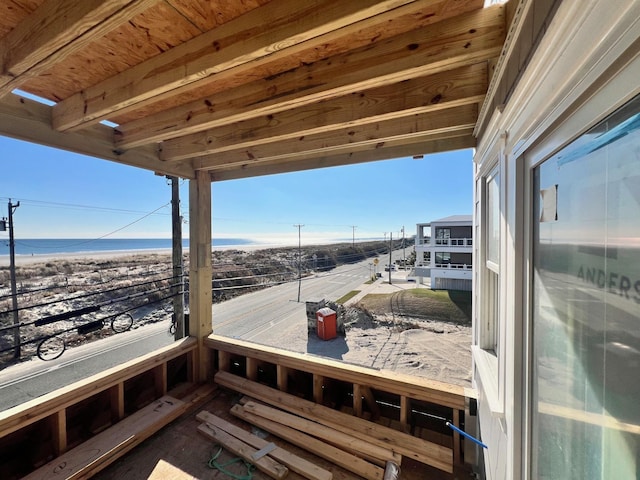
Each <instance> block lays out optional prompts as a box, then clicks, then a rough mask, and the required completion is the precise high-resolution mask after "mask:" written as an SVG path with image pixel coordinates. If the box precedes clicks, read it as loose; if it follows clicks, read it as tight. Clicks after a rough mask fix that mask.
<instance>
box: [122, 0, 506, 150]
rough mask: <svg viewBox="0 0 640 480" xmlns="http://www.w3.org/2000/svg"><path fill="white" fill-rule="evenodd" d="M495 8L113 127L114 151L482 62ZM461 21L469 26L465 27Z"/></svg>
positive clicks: (495, 42) (492, 53)
mask: <svg viewBox="0 0 640 480" xmlns="http://www.w3.org/2000/svg"><path fill="white" fill-rule="evenodd" d="M408 7H409V6H406V7H403V8H405V9H407V10H408ZM503 10H504V8H503V7H500V6H498V7H493V8H490V9H486V10H480V11H475V12H470V13H467V14H463V15H460V16H458V17H456V18H453V19H450V20H443V21H442V22H440V23H438V24H437V25H436V26H430V27H423V28H420V29H417V30H412V31H410V32H407V33H405V34H402V35H398V36H396V37H394V38H392V39H389V40H386V41H385V42H384V47H383V50H382V51H380V50H376V49H372V48H370V46H365V47H361V48H359V49H357V50H352V51H349V52H346V53H343V54H341V55H338V56H334V57H330V58H327V59H324V60H321V61H318V62H314V63H312V64H309V65H301V66H300V67H298V68H296V69H293V70H289V71H287V72H284V73H282V74H280V75H276V76H273V77H271V78H267V79H261V80H258V81H256V82H252V83H250V84H247V85H243V86H242V87H238V88H235V89H232V90H230V91H225V92H221V93H220V94H218V95H213V96H209V97H207V98H203V99H199V100H197V101H194V102H190V103H187V104H186V105H183V106H180V107H175V108H172V109H169V110H166V111H163V112H160V113H159V114H157V115H154V116H151V117H145V118H142V119H140V120H137V121H133V122H130V123H128V124H124V125H120V126H119V127H118V130H117V137H116V142H117V144H118V145H119V146H120V147H122V148H128V147H133V146H136V145H142V144H146V143H151V142H158V141H161V140H163V139H167V138H172V137H177V136H181V135H187V134H190V133H195V132H198V131H202V130H205V129H207V128H215V127H217V126H220V125H225V124H229V123H231V122H238V121H242V120H246V119H248V118H252V117H256V116H259V115H269V114H272V113H277V112H279V111H282V110H286V109H289V108H293V107H299V106H302V105H307V104H310V103H313V102H317V101H319V100H326V99H328V98H332V97H337V96H340V95H344V94H345V93H350V92H353V91H358V90H363V89H366V88H372V87H375V86H382V85H387V84H391V83H395V82H397V81H398V79H410V78H414V77H417V76H422V75H426V74H428V73H437V72H438V71H443V70H448V69H452V68H455V67H458V66H462V65H470V64H473V63H477V62H480V61H483V60H488V59H490V58H493V57H496V56H497V55H498V54H499V52H500V49H501V48H502V38H503V36H504V30H503V27H504V15H503ZM378 17H380V16H378ZM378 17H375V18H378ZM430 18H432V17H430ZM469 24H473V25H474V26H475V27H474V29H473V30H471V31H470V30H469Z"/></svg>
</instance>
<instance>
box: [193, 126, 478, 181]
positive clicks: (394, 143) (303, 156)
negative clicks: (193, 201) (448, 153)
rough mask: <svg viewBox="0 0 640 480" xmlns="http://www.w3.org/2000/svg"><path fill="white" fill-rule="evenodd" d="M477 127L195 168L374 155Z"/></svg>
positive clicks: (228, 155)
mask: <svg viewBox="0 0 640 480" xmlns="http://www.w3.org/2000/svg"><path fill="white" fill-rule="evenodd" d="M473 128H474V127H473V126H471V127H459V128H456V129H452V130H445V131H429V132H416V133H413V134H411V135H398V136H396V137H392V136H389V137H385V138H383V139H380V141H367V140H365V141H362V142H358V143H354V144H348V145H336V146H333V147H331V148H319V149H313V150H305V151H299V152H292V153H284V154H277V155H273V156H271V157H259V158H254V159H248V158H247V157H246V156H244V157H242V156H241V155H233V153H235V152H224V153H221V154H220V155H219V156H218V159H217V161H214V160H211V161H209V162H206V163H205V162H202V161H201V159H200V158H197V159H194V161H193V166H194V169H195V170H209V171H214V170H215V171H223V170H224V171H226V170H230V169H233V168H237V167H243V168H244V167H246V166H248V165H263V164H264V165H268V164H272V163H273V162H275V161H288V162H294V163H297V162H300V161H303V160H312V159H314V158H319V157H328V156H331V157H334V156H338V155H353V154H356V153H358V152H364V151H373V150H374V149H379V148H386V149H389V148H396V147H401V146H409V145H413V144H417V143H418V144H423V143H425V142H433V141H435V140H448V139H454V138H458V137H469V136H472V135H473Z"/></svg>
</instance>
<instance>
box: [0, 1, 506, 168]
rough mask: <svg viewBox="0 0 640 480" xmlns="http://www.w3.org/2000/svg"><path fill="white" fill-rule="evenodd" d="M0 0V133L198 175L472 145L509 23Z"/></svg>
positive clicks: (269, 6)
mask: <svg viewBox="0 0 640 480" xmlns="http://www.w3.org/2000/svg"><path fill="white" fill-rule="evenodd" d="M3 2H4V4H3ZM14 2H15V0H0V12H2V11H4V12H5V13H6V15H4V16H2V15H0V60H1V61H2V66H3V70H2V71H1V72H0V98H2V100H0V134H4V135H8V136H12V137H16V138H21V139H23V140H27V141H32V142H37V143H42V144H45V145H50V146H54V147H57V148H64V149H68V150H70V151H74V152H78V153H82V154H86V155H93V156H96V157H99V158H105V159H109V160H112V161H117V162H121V163H125V164H129V165H134V166H137V167H141V168H146V169H150V170H153V171H156V172H161V173H163V174H171V175H176V176H180V177H184V178H196V177H199V178H202V175H204V176H205V178H211V179H212V180H221V179H227V178H241V177H244V176H250V175H264V174H268V173H277V172H286V171H294V170H296V169H308V168H320V167H323V166H333V165H341V164H347V163H357V162H365V161H370V160H382V159H386V158H394V157H398V156H414V155H424V154H426V153H431V152H441V151H446V150H450V149H457V148H469V147H473V146H475V139H474V137H473V134H472V131H473V129H474V128H475V127H476V126H477V118H478V114H479V113H478V112H479V111H480V107H481V105H482V103H483V101H484V98H485V96H486V92H487V89H488V84H489V79H490V78H491V76H492V73H493V71H492V69H493V68H494V66H495V65H496V63H497V60H498V58H499V56H500V55H501V51H502V48H503V43H504V38H505V32H506V31H507V28H506V22H507V18H506V17H507V15H506V13H505V11H506V8H505V7H504V6H501V5H494V6H491V7H487V8H484V7H483V4H484V1H483V0H361V1H357V2H348V1H346V2H345V1H344V0H310V1H307V2H299V1H296V0H243V1H242V2H227V1H226V0H104V1H97V0H86V1H83V2H75V1H71V0H29V1H28V2H20V4H19V5H18V4H16V3H14ZM3 7H4V10H2V8H3ZM16 87H19V88H20V89H21V90H23V91H26V92H27V93H32V94H34V95H37V96H40V97H44V98H46V99H48V100H50V101H52V102H54V103H53V106H45V105H41V104H38V103H35V102H33V101H31V100H26V99H21V98H18V97H16V96H15V95H14V94H11V93H10V91H11V90H13V89H14V88H16ZM103 120H110V121H113V122H115V124H116V125H115V127H111V126H106V125H101V124H99V122H101V121H103ZM199 172H202V173H199Z"/></svg>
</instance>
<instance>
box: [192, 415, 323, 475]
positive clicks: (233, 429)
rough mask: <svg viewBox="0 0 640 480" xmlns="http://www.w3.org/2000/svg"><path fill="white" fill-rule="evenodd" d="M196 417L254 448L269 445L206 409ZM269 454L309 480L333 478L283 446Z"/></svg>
mask: <svg viewBox="0 0 640 480" xmlns="http://www.w3.org/2000/svg"><path fill="white" fill-rule="evenodd" d="M196 418H197V419H198V420H200V421H201V422H205V423H207V424H209V425H213V426H215V427H218V428H220V429H221V430H224V431H225V432H227V433H229V434H231V435H233V436H234V437H236V438H238V439H240V440H242V441H243V442H244V443H246V444H248V445H251V446H252V447H254V448H258V449H261V448H264V447H266V446H267V445H269V442H267V441H266V440H264V439H262V438H260V437H258V436H256V435H253V434H252V433H250V432H247V431H246V430H243V429H242V428H240V427H237V426H236V425H234V424H232V423H229V422H227V421H226V420H224V419H222V418H220V417H218V416H216V415H214V414H212V413H210V412H207V411H206V410H203V411H202V412H200V413H198V415H196ZM269 456H270V457H272V458H274V459H275V460H277V461H278V462H280V463H282V464H283V465H285V466H286V467H288V468H289V469H290V470H292V471H294V472H296V473H299V474H300V475H302V476H303V477H305V478H308V479H309V480H331V479H332V478H333V474H332V473H331V472H330V471H328V470H325V469H324V468H321V467H319V466H318V465H315V464H313V463H311V462H309V461H308V460H305V459H304V458H301V457H299V456H297V455H295V454H293V453H291V452H289V451H287V450H285V449H283V448H280V447H277V448H276V449H275V450H273V451H271V452H269Z"/></svg>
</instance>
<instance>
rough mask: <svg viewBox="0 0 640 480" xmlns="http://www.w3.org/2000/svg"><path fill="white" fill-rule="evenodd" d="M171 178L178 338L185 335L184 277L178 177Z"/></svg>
mask: <svg viewBox="0 0 640 480" xmlns="http://www.w3.org/2000/svg"><path fill="white" fill-rule="evenodd" d="M167 179H169V180H171V239H172V242H171V243H172V263H173V282H174V283H177V285H176V286H175V287H173V288H172V291H173V292H172V293H173V315H174V318H173V320H174V322H175V328H176V330H175V332H174V334H173V338H174V339H175V340H180V339H181V338H184V336H185V328H184V287H183V285H184V277H183V264H182V216H181V215H180V185H179V184H178V177H171V176H168V177H167Z"/></svg>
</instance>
